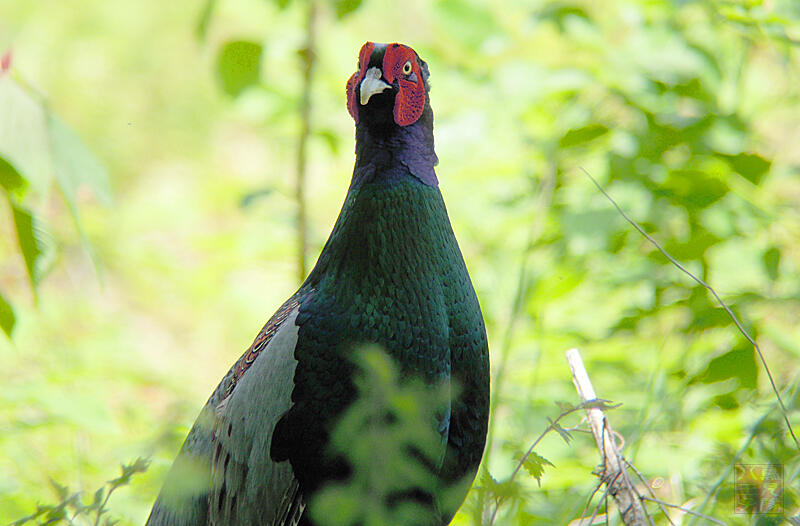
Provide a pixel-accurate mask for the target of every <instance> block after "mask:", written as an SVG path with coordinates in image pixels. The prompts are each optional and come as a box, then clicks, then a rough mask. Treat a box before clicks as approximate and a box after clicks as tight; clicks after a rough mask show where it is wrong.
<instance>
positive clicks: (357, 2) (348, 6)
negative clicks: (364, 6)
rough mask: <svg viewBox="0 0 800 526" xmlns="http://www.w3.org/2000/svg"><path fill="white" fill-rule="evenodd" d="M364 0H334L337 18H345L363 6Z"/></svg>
mask: <svg viewBox="0 0 800 526" xmlns="http://www.w3.org/2000/svg"><path fill="white" fill-rule="evenodd" d="M361 2H362V0H334V2H333V5H334V7H335V8H336V18H344V17H345V16H347V15H349V14H350V13H352V12H353V11H355V10H356V9H358V8H359V7H361Z"/></svg>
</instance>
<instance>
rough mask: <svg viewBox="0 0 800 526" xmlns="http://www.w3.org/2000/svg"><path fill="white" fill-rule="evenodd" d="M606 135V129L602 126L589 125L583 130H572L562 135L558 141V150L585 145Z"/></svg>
mask: <svg viewBox="0 0 800 526" xmlns="http://www.w3.org/2000/svg"><path fill="white" fill-rule="evenodd" d="M606 133H608V128H607V127H605V126H603V125H602V124H590V125H588V126H584V127H583V128H573V129H571V130H569V131H568V132H567V133H565V134H564V136H563V137H561V139H559V141H558V147H559V148H571V147H573V146H578V145H580V144H584V143H587V142H589V141H592V140H594V139H597V138H598V137H602V136H603V135H605V134H606Z"/></svg>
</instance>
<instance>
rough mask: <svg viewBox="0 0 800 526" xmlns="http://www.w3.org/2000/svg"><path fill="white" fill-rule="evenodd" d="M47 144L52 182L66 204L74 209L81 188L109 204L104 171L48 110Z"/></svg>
mask: <svg viewBox="0 0 800 526" xmlns="http://www.w3.org/2000/svg"><path fill="white" fill-rule="evenodd" d="M48 123H49V127H48V129H49V132H50V145H51V148H52V152H53V168H54V172H55V176H56V181H57V182H58V186H59V187H60V188H61V191H62V192H63V194H64V198H65V199H66V201H67V204H68V205H69V206H70V207H71V208H73V209H75V208H76V199H77V194H78V191H79V190H80V188H81V187H86V188H89V189H91V190H92V191H93V192H94V194H95V196H96V197H97V198H98V199H99V200H100V201H101V202H102V203H104V204H106V205H108V204H111V189H110V186H109V180H108V172H107V171H106V169H105V167H104V166H103V165H102V164H101V163H100V161H98V160H97V158H96V157H95V156H94V155H93V154H92V152H91V151H90V150H89V148H87V147H86V145H85V144H84V143H83V141H82V140H81V139H80V137H78V135H77V134H76V133H75V132H74V131H72V129H70V128H69V127H68V126H67V125H66V124H64V122H63V121H62V120H61V119H59V118H58V117H57V116H56V115H55V114H53V113H52V112H49V113H48Z"/></svg>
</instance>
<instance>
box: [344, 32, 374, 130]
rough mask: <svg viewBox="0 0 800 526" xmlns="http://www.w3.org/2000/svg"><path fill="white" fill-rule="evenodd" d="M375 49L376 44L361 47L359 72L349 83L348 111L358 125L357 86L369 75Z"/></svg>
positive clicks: (366, 44)
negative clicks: (371, 56)
mask: <svg viewBox="0 0 800 526" xmlns="http://www.w3.org/2000/svg"><path fill="white" fill-rule="evenodd" d="M373 49H375V43H374V42H367V43H365V44H364V45H363V46H361V51H359V52H358V71H356V72H355V73H353V75H352V76H351V77H350V79H349V80H348V81H347V111H349V112H350V115H351V116H352V117H353V120H355V121H356V124H358V98H357V97H356V86H358V85H359V84H360V83H361V81H362V80H364V75H366V73H367V66H368V65H369V57H370V55H372V50H373Z"/></svg>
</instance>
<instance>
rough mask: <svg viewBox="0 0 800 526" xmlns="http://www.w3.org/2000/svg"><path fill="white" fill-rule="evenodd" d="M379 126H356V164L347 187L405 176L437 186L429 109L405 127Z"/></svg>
mask: <svg viewBox="0 0 800 526" xmlns="http://www.w3.org/2000/svg"><path fill="white" fill-rule="evenodd" d="M376 110H378V108H376ZM381 124H382V125H375V124H374V123H372V122H370V120H369V119H368V118H367V119H363V120H362V121H361V122H360V123H359V124H358V125H357V126H356V164H355V168H354V169H353V180H352V182H351V186H357V185H360V184H362V183H365V182H368V181H373V180H375V178H376V177H380V178H382V179H386V180H387V181H388V180H394V179H397V178H403V177H407V176H408V174H411V175H413V176H414V177H415V178H417V179H419V180H420V181H421V182H423V183H425V184H426V185H429V186H438V185H439V181H438V179H437V178H436V171H435V169H434V166H436V164H437V163H438V162H439V159H438V158H437V157H436V152H435V150H434V146H433V112H432V111H431V109H430V106H429V105H428V104H427V103H426V105H425V110H424V111H423V113H422V117H420V119H419V120H418V121H417V122H415V123H414V124H411V125H409V126H398V125H397V124H395V123H394V122H391V123H381ZM404 169H405V170H404Z"/></svg>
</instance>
